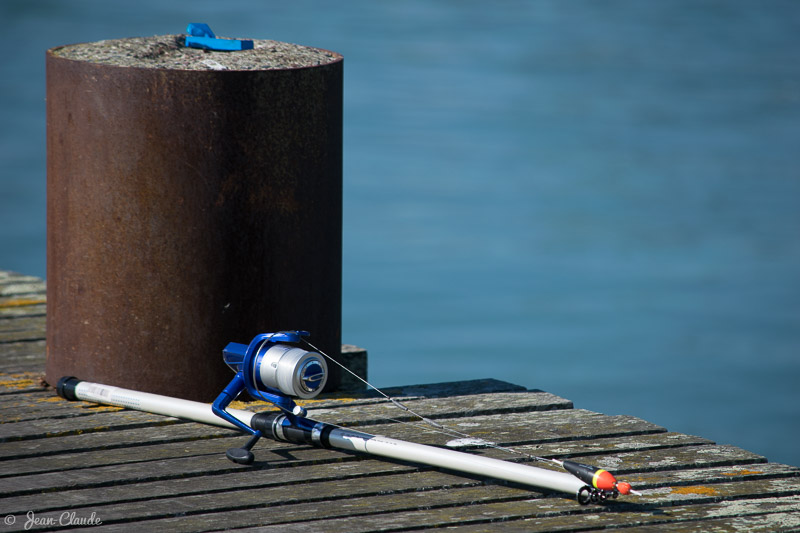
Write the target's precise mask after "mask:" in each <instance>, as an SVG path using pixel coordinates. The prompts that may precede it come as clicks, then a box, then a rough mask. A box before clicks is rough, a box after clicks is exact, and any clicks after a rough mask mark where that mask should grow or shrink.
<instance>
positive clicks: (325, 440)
mask: <svg viewBox="0 0 800 533" xmlns="http://www.w3.org/2000/svg"><path fill="white" fill-rule="evenodd" d="M305 335H307V333H306V332H302V331H291V332H281V333H267V334H262V335H258V336H256V337H255V338H254V339H253V341H252V342H251V343H250V344H249V345H244V344H237V343H230V344H228V346H226V347H225V350H223V357H224V359H225V362H226V363H227V364H228V365H229V366H230V367H231V368H232V369H233V370H234V371H235V372H236V376H235V377H234V379H233V380H232V381H231V383H230V384H229V385H228V386H227V387H225V390H223V392H222V393H221V394H220V395H219V397H218V398H217V399H216V400H215V401H214V403H213V404H206V403H201V402H193V401H189V400H183V399H180V398H171V397H169V396H162V395H158V394H151V393H147V392H140V391H135V390H130V389H124V388H120V387H115V386H109V385H103V384H100V383H91V382H87V381H81V380H79V379H77V378H75V377H64V378H62V379H61V380H59V383H58V386H57V391H58V394H59V395H60V396H62V397H63V398H66V399H68V400H84V401H90V402H95V403H101V404H105V405H114V406H119V407H126V408H130V409H136V410H139V411H145V412H148V413H154V414H159V415H165V416H171V417H176V418H182V419H186V420H191V421H195V422H200V423H203V424H211V425H215V426H221V427H226V428H231V429H238V430H240V431H243V432H245V433H247V434H249V435H250V439H249V440H248V442H247V444H245V445H244V446H243V447H241V448H231V449H229V450H228V451H227V454H226V455H227V457H228V458H229V459H230V460H232V461H234V462H236V463H239V464H251V463H252V462H253V459H254V456H253V453H252V451H251V449H252V447H253V445H254V444H255V443H256V442H257V441H258V440H259V439H260V438H261V437H262V436H264V437H267V438H271V439H274V440H277V441H284V442H292V443H296V444H310V445H314V446H318V447H322V448H334V449H340V450H346V451H353V452H361V453H368V454H372V455H376V456H380V457H386V458H389V459H397V460H402V461H409V462H414V463H420V464H426V465H430V466H434V467H439V468H445V469H449V470H454V471H457V472H463V473H467V474H473V475H479V476H485V477H491V478H495V479H501V480H504V481H511V482H514V483H520V484H523V485H528V486H532V487H537V488H542V489H546V490H552V491H557V492H563V493H566V494H570V495H572V496H575V497H576V498H577V500H578V502H580V503H581V504H587V503H589V502H594V503H597V502H601V501H605V500H607V499H608V498H616V497H618V495H619V494H638V493H637V492H636V491H633V490H631V487H630V484H628V483H625V482H617V480H616V479H615V478H614V476H613V475H611V474H610V473H609V472H607V471H605V470H603V469H599V468H596V467H593V466H590V465H584V464H581V463H576V462H573V461H559V460H557V459H546V458H543V457H537V456H531V455H527V454H523V455H526V456H527V457H528V458H531V459H534V460H537V461H542V462H548V463H551V464H554V465H558V466H560V467H562V468H564V469H565V470H567V472H569V473H567V472H559V471H554V470H549V469H546V468H540V467H536V466H532V465H524V464H519V463H513V462H509V461H503V460H500V459H493V458H489V457H483V456H478V455H473V454H469V453H465V452H460V451H456V450H452V449H446V448H439V447H436V446H428V445H424V444H417V443H413V442H407V441H403V440H399V439H392V438H388V437H383V436H378V435H371V434H369V433H364V432H361V431H355V430H352V429H348V428H344V427H339V426H336V425H334V424H328V423H325V422H318V421H316V420H312V419H309V418H306V414H307V412H306V410H305V409H304V408H303V407H300V406H299V405H297V404H295V402H294V400H293V399H292V397H299V398H303V399H308V398H312V397H314V396H316V395H317V394H318V393H319V392H321V391H322V388H323V387H324V385H325V381H326V379H327V364H326V362H325V359H324V358H323V356H322V355H320V354H319V353H316V352H308V351H305V350H303V349H302V348H299V347H297V346H296V344H297V343H298V342H300V341H301V340H303V336H305ZM305 342H307V341H305ZM359 379H360V378H359ZM362 381H363V380H362ZM365 383H366V382H365ZM370 386H371V385H370ZM373 388H374V387H373ZM244 390H247V391H248V393H250V395H251V396H253V397H254V398H258V399H262V400H265V401H268V402H270V403H272V404H274V405H276V406H277V407H278V408H279V409H280V411H279V412H272V413H253V412H250V411H244V410H240V409H229V408H228V405H229V404H230V402H231V401H233V400H234V399H235V398H236V397H237V396H238V395H239V394H240V393H241V392H242V391H244ZM376 390H377V389H376ZM378 392H380V391H378ZM380 393H381V394H383V393H382V392H380ZM383 395H384V396H385V397H386V398H387V399H389V400H390V401H392V402H393V403H394V404H396V405H398V406H399V407H400V408H401V409H404V410H406V411H409V412H411V413H412V414H414V415H415V416H418V417H419V418H420V419H422V420H424V421H425V422H427V423H429V424H432V425H434V426H435V427H438V428H442V429H444V427H443V426H441V425H440V424H438V423H436V422H433V421H431V420H428V419H426V418H424V417H422V416H420V415H418V414H416V413H414V412H413V411H411V410H410V409H408V408H407V407H405V406H404V405H402V404H401V403H400V402H398V401H397V400H395V399H393V398H390V397H388V396H386V395H385V394H383ZM456 433H457V434H458V435H461V436H467V435H466V434H464V433H460V432H456ZM449 434H453V433H452V432H450V433H449ZM474 440H475V441H476V442H480V443H481V444H485V445H489V446H493V447H495V448H499V449H504V450H508V449H507V448H504V447H502V446H497V445H494V444H493V443H488V442H486V441H482V440H480V439H474ZM509 451H514V450H509Z"/></svg>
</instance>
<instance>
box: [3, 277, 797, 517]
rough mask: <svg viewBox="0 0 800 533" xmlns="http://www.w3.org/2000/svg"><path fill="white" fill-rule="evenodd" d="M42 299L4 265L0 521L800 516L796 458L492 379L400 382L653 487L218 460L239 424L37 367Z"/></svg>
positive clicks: (554, 451) (537, 448)
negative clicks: (116, 397)
mask: <svg viewBox="0 0 800 533" xmlns="http://www.w3.org/2000/svg"><path fill="white" fill-rule="evenodd" d="M45 313H46V310H45V285H44V282H43V281H42V280H40V279H37V278H34V277H29V276H22V275H17V274H13V273H9V272H0V520H2V522H0V532H6V531H25V530H34V531H47V530H56V529H84V528H90V530H92V531H98V532H100V531H132V530H136V531H170V532H180V531H218V530H252V531H256V530H257V531H280V532H286V531H308V530H313V531H323V532H337V531H342V532H348V533H352V532H362V531H363V532H366V531H422V530H428V529H435V528H443V527H446V528H450V529H452V530H455V531H458V532H459V533H468V532H469V533H471V532H477V531H504V532H506V531H593V530H600V529H605V528H626V530H628V531H651V530H652V531H800V469H798V468H795V467H793V466H787V465H781V464H774V463H770V462H768V461H767V460H766V459H765V458H764V457H761V456H759V455H756V454H753V453H751V452H748V451H746V450H742V449H740V448H736V447H734V446H728V445H717V444H715V443H713V442H711V441H709V440H707V439H704V438H702V437H695V436H691V435H683V434H680V433H673V432H670V431H668V430H666V429H664V428H662V427H659V426H657V425H655V424H652V423H650V422H646V421H644V420H641V419H638V418H634V417H631V416H607V415H603V414H600V413H594V412H591V411H586V410H582V409H574V408H573V406H572V403H571V402H570V401H568V400H565V399H563V398H559V397H558V396H555V395H553V394H550V393H547V392H542V391H538V390H525V389H524V388H522V387H519V386H515V385H511V384H508V383H503V382H499V381H495V380H491V379H486V380H479V381H471V382H461V383H447V384H438V385H423V386H410V387H400V388H397V389H393V390H392V391H391V394H393V395H397V396H398V397H402V398H403V401H404V403H406V404H407V405H408V406H409V407H411V408H412V409H415V410H416V411H418V412H421V413H425V414H426V415H428V416H430V417H431V418H435V419H437V420H439V421H440V422H442V423H444V424H446V425H450V426H453V427H456V428H460V429H462V430H464V431H467V432H470V433H472V434H475V435H476V436H486V435H491V438H492V439H497V440H499V441H500V442H501V443H502V444H507V445H513V446H514V447H516V448H519V449H521V450H524V451H527V452H529V453H532V454H536V455H540V456H548V457H559V458H570V459H573V460H576V461H580V462H586V463H591V464H595V465H598V466H601V467H604V468H607V469H609V470H611V471H613V472H614V473H615V474H617V477H618V478H619V479H622V480H625V481H629V482H631V483H632V484H633V485H634V487H635V488H637V489H640V490H643V491H644V495H643V496H641V497H625V498H624V499H623V498H620V499H619V500H616V501H611V502H608V503H606V504H603V505H589V506H581V505H579V504H578V503H577V502H576V501H575V500H574V499H571V498H569V497H566V496H564V495H561V494H554V493H543V492H537V491H534V490H530V489H528V488H524V487H519V486H514V485H510V484H506V483H501V482H497V481H492V480H487V479H479V478H472V477H467V476H462V475H457V474H454V473H451V472H443V471H439V470H437V469H434V468H429V467H419V466H416V465H413V464H407V463H401V462H392V461H387V460H380V459H376V458H370V457H365V456H360V455H352V454H348V453H344V452H339V451H334V450H322V449H315V448H311V447H305V446H298V445H293V444H285V443H275V442H271V441H267V440H264V439H262V441H261V442H259V444H258V445H257V446H256V448H255V449H254V451H255V452H256V463H255V465H253V466H250V467H245V466H238V465H235V464H233V463H231V462H229V461H228V460H227V459H226V458H225V450H226V449H227V448H229V447H231V446H234V445H240V444H241V443H242V440H243V437H242V436H241V435H240V434H237V433H235V432H233V431H230V430H225V429H221V428H215V427H210V426H203V425H200V424H196V423H191V422H184V421H180V420H176V419H172V418H166V417H161V416H157V415H151V414H146V413H140V412H136V411H128V410H121V409H118V408H112V407H102V406H96V405H93V404H89V403H85V402H68V401H66V400H63V399H61V398H59V397H58V396H57V395H56V394H55V392H54V391H53V389H52V388H48V387H46V386H44V385H43V384H42V382H41V376H42V375H43V373H44V372H43V369H44V359H45V340H44V338H45ZM79 377H80V376H79ZM256 407H258V406H255V405H253V404H251V405H249V406H245V408H248V409H254V408H256ZM261 407H262V408H263V405H262V406H261ZM307 407H309V416H310V417H312V418H316V419H319V420H324V421H331V422H336V423H339V424H342V425H347V426H357V427H358V428H359V429H362V430H363V431H366V432H369V433H377V434H383V435H387V436H392V437H396V438H400V439H406V440H413V441H416V442H422V443H428V444H443V439H442V438H441V436H438V435H435V434H432V433H427V432H421V431H418V430H416V429H415V428H413V427H411V426H409V425H408V424H401V423H398V422H390V421H388V420H387V417H392V418H394V419H397V418H398V413H400V415H403V413H402V412H399V411H398V410H397V409H396V408H393V407H391V406H390V405H387V403H386V402H384V401H381V400H380V399H378V398H375V397H374V396H370V395H368V394H349V395H343V394H339V395H337V396H331V397H327V398H324V399H322V400H320V401H313V402H309V403H308V404H307ZM475 453H482V454H486V455H489V456H497V457H500V456H502V454H501V453H500V452H497V451H495V450H489V451H486V450H475Z"/></svg>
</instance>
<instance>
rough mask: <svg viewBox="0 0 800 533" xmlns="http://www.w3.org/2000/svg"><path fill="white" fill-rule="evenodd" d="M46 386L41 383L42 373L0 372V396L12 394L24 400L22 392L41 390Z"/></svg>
mask: <svg viewBox="0 0 800 533" xmlns="http://www.w3.org/2000/svg"><path fill="white" fill-rule="evenodd" d="M46 389H47V387H46V386H45V385H44V384H43V383H42V373H41V372H36V371H25V372H13V373H2V374H0V396H5V395H14V396H13V397H14V398H17V399H22V400H23V401H24V393H28V392H42V391H45V390H46Z"/></svg>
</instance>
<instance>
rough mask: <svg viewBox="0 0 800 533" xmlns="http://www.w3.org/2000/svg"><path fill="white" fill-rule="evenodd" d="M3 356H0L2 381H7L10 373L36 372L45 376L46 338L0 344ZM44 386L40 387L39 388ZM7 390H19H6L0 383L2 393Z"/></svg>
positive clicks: (0, 379) (0, 392)
mask: <svg viewBox="0 0 800 533" xmlns="http://www.w3.org/2000/svg"><path fill="white" fill-rule="evenodd" d="M0 350H2V358H0V381H5V380H6V379H7V377H8V375H9V374H11V375H13V374H18V373H27V372H30V373H36V375H37V376H41V377H44V363H45V340H44V338H42V339H41V340H33V341H19V342H11V343H4V344H0ZM40 389H42V387H39V390H40ZM5 392H18V391H17V390H6V389H5V388H4V387H3V386H2V385H0V394H4V393H5Z"/></svg>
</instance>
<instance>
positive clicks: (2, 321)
mask: <svg viewBox="0 0 800 533" xmlns="http://www.w3.org/2000/svg"><path fill="white" fill-rule="evenodd" d="M45 322H46V320H45V316H44V314H42V315H39V316H33V315H30V314H27V315H24V316H16V317H13V318H8V317H4V318H0V343H6V342H19V341H24V340H31V339H33V340H41V339H43V338H44V332H45Z"/></svg>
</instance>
